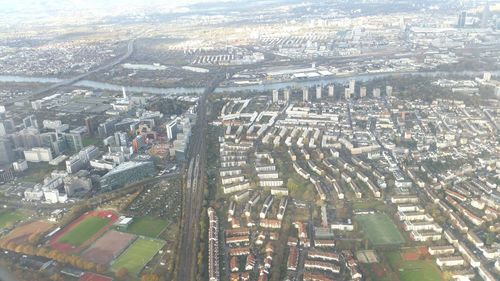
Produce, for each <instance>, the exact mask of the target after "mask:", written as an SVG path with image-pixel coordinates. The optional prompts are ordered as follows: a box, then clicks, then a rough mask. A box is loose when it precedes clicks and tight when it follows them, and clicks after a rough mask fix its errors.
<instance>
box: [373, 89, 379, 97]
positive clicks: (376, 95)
mask: <svg viewBox="0 0 500 281" xmlns="http://www.w3.org/2000/svg"><path fill="white" fill-rule="evenodd" d="M372 94H373V97H374V98H378V97H380V88H373V90H372Z"/></svg>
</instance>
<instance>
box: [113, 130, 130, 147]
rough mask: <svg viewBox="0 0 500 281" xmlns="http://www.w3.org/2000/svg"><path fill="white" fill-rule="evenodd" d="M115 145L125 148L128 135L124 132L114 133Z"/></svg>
mask: <svg viewBox="0 0 500 281" xmlns="http://www.w3.org/2000/svg"><path fill="white" fill-rule="evenodd" d="M115 144H116V145H117V146H127V145H128V135H127V133H125V132H116V133H115Z"/></svg>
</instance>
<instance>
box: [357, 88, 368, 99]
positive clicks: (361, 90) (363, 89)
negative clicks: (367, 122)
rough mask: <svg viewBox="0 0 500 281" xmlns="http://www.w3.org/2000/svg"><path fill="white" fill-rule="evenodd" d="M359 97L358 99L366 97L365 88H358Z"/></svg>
mask: <svg viewBox="0 0 500 281" xmlns="http://www.w3.org/2000/svg"><path fill="white" fill-rule="evenodd" d="M359 97H360V98H364V97H366V87H361V88H359Z"/></svg>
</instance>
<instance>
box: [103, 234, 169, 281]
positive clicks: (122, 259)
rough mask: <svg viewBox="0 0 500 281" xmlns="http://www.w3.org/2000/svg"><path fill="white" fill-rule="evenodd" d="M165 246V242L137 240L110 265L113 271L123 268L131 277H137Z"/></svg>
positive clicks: (145, 239)
mask: <svg viewBox="0 0 500 281" xmlns="http://www.w3.org/2000/svg"><path fill="white" fill-rule="evenodd" d="M163 245H165V241H162V240H156V239H148V238H138V239H137V240H135V242H134V243H133V244H132V245H130V247H128V248H127V250H125V252H123V253H122V254H121V255H120V256H119V257H118V259H116V260H115V261H114V262H113V264H112V265H111V267H112V269H113V271H118V270H119V269H120V268H125V269H127V271H128V272H129V273H130V274H131V275H138V274H139V273H140V272H141V271H142V269H143V268H144V266H145V265H146V264H147V263H148V262H149V261H151V259H153V257H154V256H155V255H156V253H158V251H159V250H160V249H161V248H162V247H163Z"/></svg>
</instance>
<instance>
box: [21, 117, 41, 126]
mask: <svg viewBox="0 0 500 281" xmlns="http://www.w3.org/2000/svg"><path fill="white" fill-rule="evenodd" d="M23 124H24V128H35V129H38V121H37V120H36V117H35V115H30V116H26V117H25V118H23Z"/></svg>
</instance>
